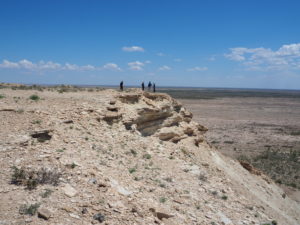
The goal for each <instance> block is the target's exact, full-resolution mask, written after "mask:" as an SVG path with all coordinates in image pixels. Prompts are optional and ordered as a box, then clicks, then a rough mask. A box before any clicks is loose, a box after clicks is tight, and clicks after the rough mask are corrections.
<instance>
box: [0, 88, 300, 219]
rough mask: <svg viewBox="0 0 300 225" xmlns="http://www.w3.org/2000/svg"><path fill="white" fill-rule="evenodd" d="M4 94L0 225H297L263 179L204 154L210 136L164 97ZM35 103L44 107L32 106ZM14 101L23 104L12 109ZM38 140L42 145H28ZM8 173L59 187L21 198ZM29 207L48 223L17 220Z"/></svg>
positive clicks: (293, 212) (288, 204)
mask: <svg viewBox="0 0 300 225" xmlns="http://www.w3.org/2000/svg"><path fill="white" fill-rule="evenodd" d="M1 94H4V95H5V96H6V98H3V99H0V106H1V107H0V108H1V109H2V110H0V126H1V127H0V165H1V173H0V187H1V188H0V199H1V201H0V211H1V213H0V223H3V224H23V223H24V221H26V220H27V221H30V224H65V225H69V224H70V225H74V224H97V223H99V221H98V220H95V219H94V218H93V217H94V216H95V215H97V218H100V219H101V221H102V220H103V224H105V223H107V224H115V225H123V224H147V225H148V224H172V225H173V224H175V225H176V224H192V225H199V224H201V225H211V224H218V225H221V224H226V225H230V224H234V225H239V224H247V225H249V224H255V225H260V224H262V223H264V222H271V221H272V220H276V221H277V222H278V224H282V225H299V224H300V213H299V212H300V206H299V204H298V203H296V202H295V201H293V200H291V199H290V198H289V197H288V196H286V197H285V198H283V197H282V196H284V192H283V190H282V189H281V188H279V187H278V186H276V184H275V183H273V182H272V181H271V179H269V178H268V177H266V176H265V175H263V174H260V175H259V174H252V173H249V171H248V170H246V169H244V168H243V167H242V166H241V165H240V163H239V162H238V161H235V160H232V159H229V158H227V157H225V156H223V155H222V154H220V153H219V152H218V151H217V150H216V149H214V148H213V147H211V145H210V144H209V143H208V142H207V141H206V140H205V138H204V136H203V134H204V133H205V131H206V130H207V129H206V128H205V127H204V126H202V125H200V124H198V123H196V122H194V121H193V120H192V114H191V113H190V112H188V111H187V110H186V109H185V108H184V107H183V106H182V104H181V103H179V102H178V101H176V100H174V99H172V98H171V97H170V96H168V95H166V94H162V93H148V92H142V91H140V90H137V89H132V90H128V91H126V92H125V91H124V92H118V91H116V90H109V89H107V90H101V91H94V92H87V91H80V90H79V89H78V90H77V92H66V93H58V92H57V91H53V90H51V89H50V90H49V91H47V90H45V91H43V92H37V91H35V90H28V91H26V90H15V91H14V90H10V89H1ZM32 94H37V95H39V96H40V97H41V98H43V99H44V100H40V101H36V102H33V101H31V100H29V99H28V97H29V96H30V95H32ZM14 97H20V99H19V101H18V102H17V103H16V102H15V101H14ZM11 109H12V110H11ZM17 109H23V110H19V111H18V110H17ZM34 121H41V122H39V123H34ZM45 131H49V132H48V134H49V135H50V136H51V137H50V138H49V137H48V136H47V135H45V134H44V133H43V132H45ZM38 132H40V133H39V134H41V135H45V137H46V138H49V140H46V141H44V140H38V138H33V137H32V136H31V135H32V134H37V133H38ZM12 166H17V167H18V168H23V169H24V170H26V171H29V170H37V169H40V168H48V169H50V170H51V171H52V170H53V171H55V170H54V169H58V171H62V175H61V177H60V178H59V181H60V182H59V183H58V185H57V186H55V185H52V184H51V183H44V184H39V185H37V187H36V188H35V189H33V190H27V189H26V188H25V186H22V185H20V186H16V185H14V184H11V179H12V173H13V169H12ZM47 171H48V170H47ZM47 190H51V191H50V192H49V191H48V192H49V193H50V194H49V195H47V196H43V197H42V194H43V193H45V192H47ZM34 203H39V204H40V205H41V206H40V207H41V210H42V209H43V208H45V209H51V212H52V213H51V214H50V215H51V216H49V214H47V213H43V211H42V213H43V214H45V215H46V214H47V216H46V217H48V220H43V219H41V218H38V216H37V215H35V216H29V215H20V214H19V207H20V206H21V205H23V204H27V205H30V204H34ZM40 213H41V211H40Z"/></svg>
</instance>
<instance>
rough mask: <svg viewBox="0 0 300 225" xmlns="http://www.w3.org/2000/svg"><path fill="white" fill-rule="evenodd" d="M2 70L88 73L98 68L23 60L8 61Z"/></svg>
mask: <svg viewBox="0 0 300 225" xmlns="http://www.w3.org/2000/svg"><path fill="white" fill-rule="evenodd" d="M0 68H6V69H25V70H33V71H46V70H48V71H50V70H71V71H87V70H97V69H100V68H97V67H95V66H92V65H85V66H79V65H76V64H70V63H65V64H64V65H61V64H60V63H55V62H52V61H48V62H44V61H43V60H41V61H39V62H37V63H33V62H31V61H29V60H27V59H22V60H20V61H18V62H11V61H8V60H6V59H4V60H3V62H2V63H1V64H0Z"/></svg>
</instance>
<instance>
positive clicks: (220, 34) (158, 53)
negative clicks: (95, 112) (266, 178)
mask: <svg viewBox="0 0 300 225" xmlns="http://www.w3.org/2000/svg"><path fill="white" fill-rule="evenodd" d="M0 3H1V7H0V30H1V35H0V82H22V83H39V84H62V83H65V84H99V85H105V84H118V83H119V81H120V80H124V82H125V85H126V84H128V85H136V84H140V83H141V81H145V82H147V81H149V80H151V81H154V82H156V84H157V86H166V85H167V86H196V87H197V86H198V87H246V88H283V89H300V28H299V27H300V13H299V9H300V1H298V0H294V1H291V0H285V1H283V0H282V1H281V0H278V1H274V0H272V1H270V0H259V1H258V0H251V1H250V0H236V1H233V0H226V1H223V0H218V1H217V0H207V1H200V0H198V1H196V0H185V1H183V0H181V1H179V0H177V1H176V0H172V1H171V0H160V1H158V0H151V1H150V0H144V1H142V0H135V1H133V0H126V1H125V0H118V1H117V0H102V1H100V0H98V1H96V0H89V1H83V0H80V1H79V0H78V1H76V0H72V1H71V0H70V1H68V0H60V1H58V0H51V1H50V0H48V1H46V0H44V1H41V0H35V1H33V0H31V1H30V0H28V1H20V0H19V1H16V0H0Z"/></svg>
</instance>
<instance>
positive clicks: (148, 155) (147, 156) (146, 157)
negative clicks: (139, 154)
mask: <svg viewBox="0 0 300 225" xmlns="http://www.w3.org/2000/svg"><path fill="white" fill-rule="evenodd" d="M143 158H144V159H151V155H150V154H148V153H147V154H144V155H143Z"/></svg>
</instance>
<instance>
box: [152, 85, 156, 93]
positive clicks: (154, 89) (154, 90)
mask: <svg viewBox="0 0 300 225" xmlns="http://www.w3.org/2000/svg"><path fill="white" fill-rule="evenodd" d="M153 92H156V88H155V83H153Z"/></svg>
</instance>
